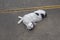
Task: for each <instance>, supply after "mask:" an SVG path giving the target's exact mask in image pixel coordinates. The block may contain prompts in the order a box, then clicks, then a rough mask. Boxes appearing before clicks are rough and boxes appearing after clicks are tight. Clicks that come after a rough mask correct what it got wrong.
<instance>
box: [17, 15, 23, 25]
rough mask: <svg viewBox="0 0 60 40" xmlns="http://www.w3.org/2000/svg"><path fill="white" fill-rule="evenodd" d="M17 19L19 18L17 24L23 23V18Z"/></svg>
mask: <svg viewBox="0 0 60 40" xmlns="http://www.w3.org/2000/svg"><path fill="white" fill-rule="evenodd" d="M18 18H20V20H19V21H18V24H20V23H21V22H22V21H23V18H22V17H21V16H18Z"/></svg>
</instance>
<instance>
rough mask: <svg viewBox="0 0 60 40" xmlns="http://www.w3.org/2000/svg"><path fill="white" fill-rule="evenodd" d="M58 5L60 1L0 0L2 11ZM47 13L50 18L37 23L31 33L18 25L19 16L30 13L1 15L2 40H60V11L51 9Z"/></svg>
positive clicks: (0, 39) (0, 29)
mask: <svg viewBox="0 0 60 40" xmlns="http://www.w3.org/2000/svg"><path fill="white" fill-rule="evenodd" d="M58 4H60V0H53V1H52V0H0V9H14V8H21V7H33V6H44V5H58ZM30 12H31V11H30ZM46 12H47V13H48V17H47V18H45V19H44V20H43V21H41V22H39V23H37V25H36V27H35V28H34V30H32V31H30V32H28V31H27V30H26V27H25V26H24V25H23V23H21V24H19V25H18V24H17V21H18V20H19V19H18V18H17V16H18V15H21V16H23V15H24V14H27V13H29V12H17V13H0V40H60V9H49V10H46Z"/></svg>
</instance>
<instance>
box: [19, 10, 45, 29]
mask: <svg viewBox="0 0 60 40" xmlns="http://www.w3.org/2000/svg"><path fill="white" fill-rule="evenodd" d="M35 13H39V16H37V15H36V14H35ZM45 13H46V12H45V11H44V10H37V11H34V12H32V13H29V14H26V15H24V16H23V17H21V16H18V18H21V20H19V21H18V24H20V23H21V22H22V21H23V23H24V24H25V25H26V26H27V29H31V28H33V24H34V25H36V23H35V22H38V21H41V20H42V17H41V15H40V14H44V15H45Z"/></svg>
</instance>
